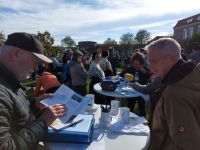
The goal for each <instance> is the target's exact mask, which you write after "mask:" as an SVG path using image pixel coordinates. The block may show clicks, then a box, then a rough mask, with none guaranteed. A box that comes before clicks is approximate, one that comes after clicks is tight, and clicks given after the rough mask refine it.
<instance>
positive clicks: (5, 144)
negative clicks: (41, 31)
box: [0, 33, 66, 150]
mask: <svg viewBox="0 0 200 150" xmlns="http://www.w3.org/2000/svg"><path fill="white" fill-rule="evenodd" d="M42 52H43V49H42V45H41V43H40V42H39V40H38V39H36V38H35V37H33V36H32V35H30V34H27V33H13V34H10V35H8V38H7V40H6V41H5V43H4V45H3V46H2V47H1V48H0V72H1V73H0V150H35V149H37V148H38V143H39V141H44V140H45V137H46V135H47V131H48V126H49V125H50V124H51V123H52V122H53V121H54V120H55V119H56V118H57V117H60V116H63V115H64V114H65V112H66V108H65V106H63V105H61V104H56V105H53V106H50V107H47V108H46V109H45V111H44V112H43V114H42V115H41V116H40V118H37V119H35V117H34V116H33V114H32V113H31V110H30V107H29V106H30V103H29V101H28V100H27V99H26V95H25V89H24V88H23V86H22V85H21V83H20V81H22V80H25V79H26V78H28V76H29V75H30V74H31V73H32V72H33V71H34V70H36V71H37V70H38V63H50V62H51V60H50V59H48V58H47V57H46V56H44V55H43V54H42ZM48 96H50V95H48ZM43 98H45V97H39V98H38V99H37V100H38V101H39V100H41V99H43Z"/></svg>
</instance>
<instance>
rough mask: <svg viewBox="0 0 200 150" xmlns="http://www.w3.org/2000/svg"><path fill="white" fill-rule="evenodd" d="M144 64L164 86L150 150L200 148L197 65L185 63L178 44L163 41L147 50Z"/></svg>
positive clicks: (199, 71) (199, 85)
mask: <svg viewBox="0 0 200 150" xmlns="http://www.w3.org/2000/svg"><path fill="white" fill-rule="evenodd" d="M146 49H147V62H148V65H149V67H150V69H151V70H152V71H153V73H154V74H155V75H158V76H160V77H161V78H163V80H162V83H163V84H165V85H166V88H165V90H164V91H163V94H162V96H161V97H160V99H159V101H158V103H157V105H156V108H155V111H154V115H153V125H152V130H151V140H150V145H149V148H148V149H150V150H161V149H162V150H178V149H185V150H188V149H190V150H193V149H198V147H200V142H199V139H200V78H199V77H200V65H197V66H196V67H195V65H194V64H193V63H192V62H185V61H184V60H183V59H182V58H181V48H180V45H179V44H178V42H177V41H175V40H174V39H171V38H162V39H159V40H157V41H154V42H152V43H151V44H150V45H148V46H147V47H146Z"/></svg>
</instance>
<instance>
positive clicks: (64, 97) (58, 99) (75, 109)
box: [41, 84, 92, 128]
mask: <svg viewBox="0 0 200 150" xmlns="http://www.w3.org/2000/svg"><path fill="white" fill-rule="evenodd" d="M91 101H92V98H91V97H89V96H87V95H86V96H84V97H83V96H81V95H79V94H78V93H76V92H74V91H73V90H72V89H70V88H69V87H67V86H66V85H64V84H62V85H61V86H60V87H59V88H58V90H56V92H55V93H54V96H53V97H52V98H47V99H45V100H43V101H41V103H42V104H44V105H45V106H51V105H53V104H65V105H66V107H67V113H66V115H64V116H62V117H60V118H58V119H56V120H55V121H54V122H53V124H52V125H51V126H52V127H53V126H55V128H58V127H57V125H59V124H63V125H64V124H66V123H68V121H69V122H71V120H73V118H74V116H76V115H78V114H79V113H80V112H82V111H83V110H85V108H86V107H87V106H88V104H89V103H91ZM59 126H60V125H59Z"/></svg>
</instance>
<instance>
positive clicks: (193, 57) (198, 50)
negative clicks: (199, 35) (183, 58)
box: [187, 45, 200, 65]
mask: <svg viewBox="0 0 200 150" xmlns="http://www.w3.org/2000/svg"><path fill="white" fill-rule="evenodd" d="M187 60H190V61H192V62H193V63H194V64H195V65H197V64H198V63H199V62H200V45H196V46H194V48H193V50H192V53H191V54H189V55H188V57H187Z"/></svg>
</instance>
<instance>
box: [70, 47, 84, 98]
mask: <svg viewBox="0 0 200 150" xmlns="http://www.w3.org/2000/svg"><path fill="white" fill-rule="evenodd" d="M82 57H83V53H82V52H80V51H75V52H74V54H73V58H72V60H73V61H74V63H73V64H71V65H70V73H71V79H72V87H73V89H74V90H75V91H76V92H77V93H79V94H80V95H82V96H85V95H86V94H87V90H86V80H87V77H88V73H87V71H86V69H85V67H84V65H83V64H82Z"/></svg>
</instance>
